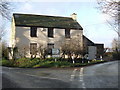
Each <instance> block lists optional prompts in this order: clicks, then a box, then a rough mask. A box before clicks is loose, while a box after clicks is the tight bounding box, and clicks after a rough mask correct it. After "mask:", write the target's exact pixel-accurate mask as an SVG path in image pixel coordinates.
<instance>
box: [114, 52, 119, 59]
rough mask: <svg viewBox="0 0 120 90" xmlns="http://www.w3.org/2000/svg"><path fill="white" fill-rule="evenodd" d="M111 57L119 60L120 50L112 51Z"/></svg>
mask: <svg viewBox="0 0 120 90" xmlns="http://www.w3.org/2000/svg"><path fill="white" fill-rule="evenodd" d="M113 59H115V60H120V52H113Z"/></svg>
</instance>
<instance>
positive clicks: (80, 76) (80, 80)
mask: <svg viewBox="0 0 120 90" xmlns="http://www.w3.org/2000/svg"><path fill="white" fill-rule="evenodd" d="M83 70H84V69H83V68H80V74H79V82H81V83H82V88H86V87H85V83H84V80H83Z"/></svg>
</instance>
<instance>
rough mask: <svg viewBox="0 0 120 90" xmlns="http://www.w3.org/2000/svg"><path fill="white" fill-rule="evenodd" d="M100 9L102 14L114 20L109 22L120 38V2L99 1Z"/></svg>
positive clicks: (116, 0)
mask: <svg viewBox="0 0 120 90" xmlns="http://www.w3.org/2000/svg"><path fill="white" fill-rule="evenodd" d="M97 2H98V5H99V9H100V10H101V11H102V13H104V14H107V15H109V16H110V17H111V19H112V20H107V22H108V23H109V25H110V26H112V28H113V30H114V31H115V32H116V33H117V34H118V36H119V37H120V31H119V29H118V28H119V27H118V26H119V25H120V1H119V0H97Z"/></svg>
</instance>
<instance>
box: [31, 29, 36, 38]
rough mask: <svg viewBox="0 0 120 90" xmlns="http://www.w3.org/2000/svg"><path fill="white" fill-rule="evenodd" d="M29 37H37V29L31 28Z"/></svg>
mask: <svg viewBox="0 0 120 90" xmlns="http://www.w3.org/2000/svg"><path fill="white" fill-rule="evenodd" d="M30 36H31V37H37V27H31V29H30Z"/></svg>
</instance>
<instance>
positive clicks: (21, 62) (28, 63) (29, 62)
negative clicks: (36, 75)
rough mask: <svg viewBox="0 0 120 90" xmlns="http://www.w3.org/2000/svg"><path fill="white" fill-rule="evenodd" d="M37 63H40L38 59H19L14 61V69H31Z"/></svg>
mask: <svg viewBox="0 0 120 90" xmlns="http://www.w3.org/2000/svg"><path fill="white" fill-rule="evenodd" d="M39 62H40V60H39V59H29V58H21V59H18V60H15V62H14V66H15V67H33V66H34V65H36V64H38V63H39Z"/></svg>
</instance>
